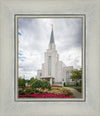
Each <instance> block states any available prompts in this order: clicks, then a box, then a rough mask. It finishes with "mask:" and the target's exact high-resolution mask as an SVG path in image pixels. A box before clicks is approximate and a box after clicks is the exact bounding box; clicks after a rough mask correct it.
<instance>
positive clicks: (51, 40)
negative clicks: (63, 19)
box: [50, 24, 55, 44]
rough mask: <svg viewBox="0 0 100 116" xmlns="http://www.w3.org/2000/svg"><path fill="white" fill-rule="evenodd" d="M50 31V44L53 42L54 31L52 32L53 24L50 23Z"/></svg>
mask: <svg viewBox="0 0 100 116" xmlns="http://www.w3.org/2000/svg"><path fill="white" fill-rule="evenodd" d="M51 28H52V31H51V37H50V44H53V43H55V41H54V33H53V24H52V25H51Z"/></svg>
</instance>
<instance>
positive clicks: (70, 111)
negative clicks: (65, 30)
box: [0, 0, 100, 116]
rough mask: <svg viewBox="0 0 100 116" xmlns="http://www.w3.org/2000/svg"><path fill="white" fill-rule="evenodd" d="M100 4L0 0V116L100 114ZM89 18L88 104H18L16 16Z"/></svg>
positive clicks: (91, 1)
mask: <svg viewBox="0 0 100 116" xmlns="http://www.w3.org/2000/svg"><path fill="white" fill-rule="evenodd" d="M99 10H100V4H99V0H95V1H94V0H84V1H83V0H70V1H69V0H62V1H60V0H56V1H53V0H51V1H49V0H47V1H45V0H42V1H41V0H37V1H35V0H33V1H31V0H29V1H26V0H20V1H18V0H14V1H11V0H0V57H1V58H0V59H1V60H0V66H1V71H0V116H11V115H16V116H27V115H30V116H31V115H34V116H37V115H38V116H45V115H46V116H49V115H52V116H56V115H57V116H60V115H62V116H66V115H68V116H75V115H76V116H99V115H100V111H99V108H100V77H99V76H100V73H99V72H100V71H99V70H100V65H99V63H100V52H99V50H100V35H99V31H100V26H99V24H100V22H99V20H100V17H99ZM15 14H85V15H86V88H87V89H86V101H85V102H16V101H14V15H15Z"/></svg>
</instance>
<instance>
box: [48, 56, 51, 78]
mask: <svg viewBox="0 0 100 116" xmlns="http://www.w3.org/2000/svg"><path fill="white" fill-rule="evenodd" d="M48 63H49V64H48V75H49V76H51V56H49V62H48Z"/></svg>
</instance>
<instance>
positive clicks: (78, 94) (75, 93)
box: [65, 87, 82, 98]
mask: <svg viewBox="0 0 100 116" xmlns="http://www.w3.org/2000/svg"><path fill="white" fill-rule="evenodd" d="M65 88H67V89H69V90H71V92H72V93H73V94H74V96H75V97H76V98H82V93H80V92H78V91H77V90H76V89H74V88H72V87H65Z"/></svg>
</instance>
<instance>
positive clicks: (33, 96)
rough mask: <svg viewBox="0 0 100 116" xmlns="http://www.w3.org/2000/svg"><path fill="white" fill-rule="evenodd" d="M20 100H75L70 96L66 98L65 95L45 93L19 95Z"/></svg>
mask: <svg viewBox="0 0 100 116" xmlns="http://www.w3.org/2000/svg"><path fill="white" fill-rule="evenodd" d="M18 97H19V98H30V97H31V98H74V97H70V96H65V95H56V94H52V93H43V94H38V93H35V94H28V95H19V96H18Z"/></svg>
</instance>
